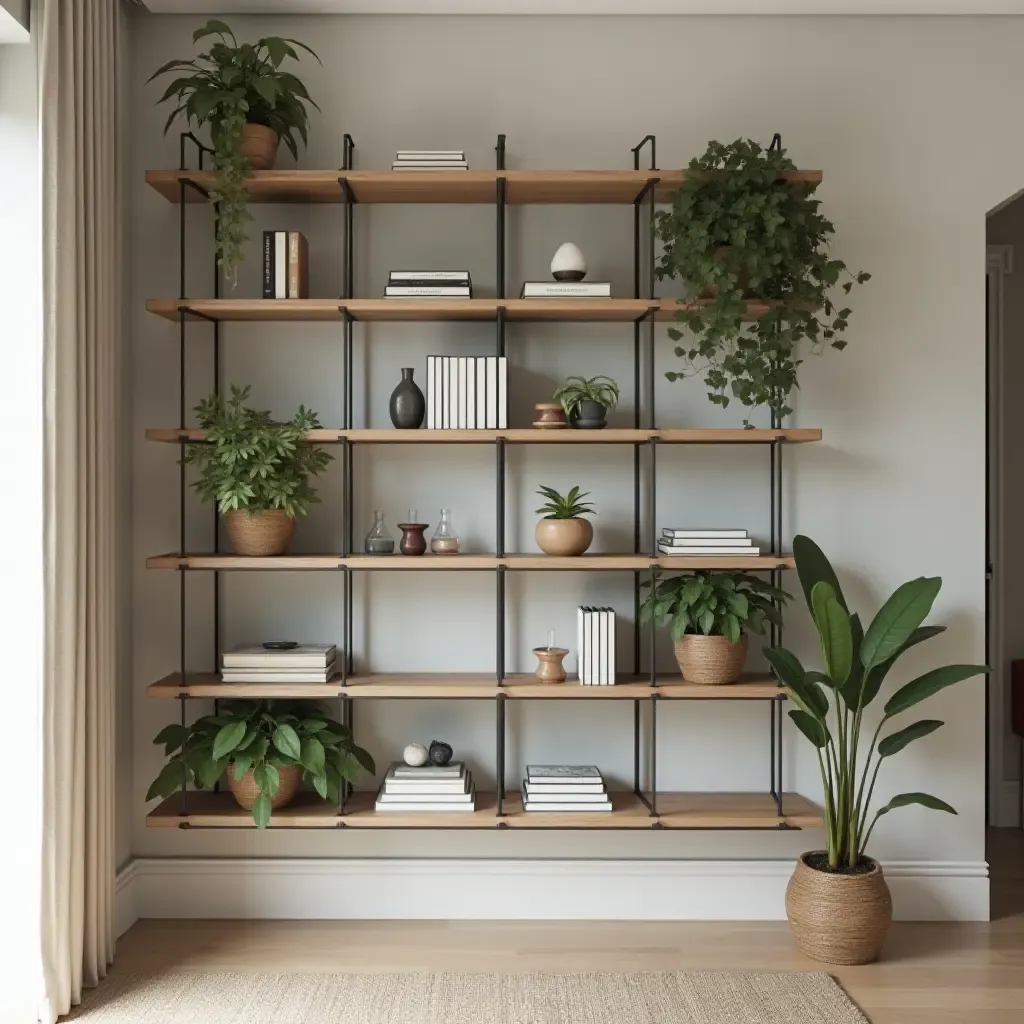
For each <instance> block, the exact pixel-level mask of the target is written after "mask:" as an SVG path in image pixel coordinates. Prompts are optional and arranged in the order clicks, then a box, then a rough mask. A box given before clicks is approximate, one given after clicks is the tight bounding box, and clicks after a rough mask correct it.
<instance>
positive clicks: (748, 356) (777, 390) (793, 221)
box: [656, 139, 871, 425]
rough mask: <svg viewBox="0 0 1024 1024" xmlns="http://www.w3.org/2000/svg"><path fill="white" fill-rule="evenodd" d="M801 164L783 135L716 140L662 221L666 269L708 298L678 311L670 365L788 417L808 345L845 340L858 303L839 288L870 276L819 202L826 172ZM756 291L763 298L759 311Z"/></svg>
mask: <svg viewBox="0 0 1024 1024" xmlns="http://www.w3.org/2000/svg"><path fill="white" fill-rule="evenodd" d="M795 171H796V166H795V164H794V163H793V161H792V160H790V159H789V157H788V156H786V151H785V150H784V149H783V148H782V146H781V143H780V144H779V145H775V144H774V143H773V145H772V146H770V147H769V148H768V149H763V148H762V147H761V146H760V145H759V144H758V143H756V142H754V141H752V140H750V139H737V140H736V141H735V142H732V143H730V144H728V145H723V144H722V143H720V142H710V143H708V147H707V150H706V151H705V153H704V155H703V156H701V157H698V158H695V159H693V160H691V161H690V165H689V169H688V171H687V173H686V175H685V176H684V179H683V184H682V187H681V188H680V189H679V190H678V191H677V192H676V193H675V194H674V195H673V196H672V200H671V206H670V207H669V208H668V209H665V210H662V211H660V212H659V213H658V214H657V221H656V223H657V232H658V236H659V238H660V239H661V242H662V245H663V251H662V255H661V257H660V258H659V260H658V264H657V267H656V273H657V275H658V277H659V278H660V279H664V278H672V279H677V280H679V281H681V282H683V284H684V285H685V286H686V287H687V288H688V289H689V291H690V293H691V296H692V297H695V298H700V299H702V301H698V302H696V303H692V304H691V305H688V306H682V307H680V308H679V310H678V311H677V312H676V315H675V318H676V321H677V322H678V324H679V326H678V327H670V328H669V331H668V335H669V337H670V338H671V339H672V341H674V342H675V355H676V357H677V358H679V359H681V360H682V362H683V365H682V368H681V369H679V370H672V371H669V372H668V373H666V374H665V376H666V377H667V378H668V379H669V380H682V379H684V378H686V377H693V376H702V377H703V379H704V383H705V385H706V386H707V388H708V398H709V399H710V400H711V401H712V402H714V403H715V404H716V405H720V406H722V407H723V408H725V407H726V406H727V405H729V403H730V401H731V400H732V399H733V398H735V399H737V400H739V401H740V402H742V404H743V405H745V406H748V407H750V408H757V407H759V406H767V407H768V408H769V409H770V410H771V412H772V416H773V419H779V420H781V418H782V417H784V416H787V415H789V414H790V413H791V412H792V411H793V410H792V409H791V408H790V405H789V396H790V394H791V392H792V391H793V389H794V388H795V387H796V386H797V368H798V367H799V366H800V364H801V362H802V361H803V354H804V352H805V351H810V352H812V353H815V354H817V353H820V352H822V351H823V350H824V349H825V348H826V347H831V348H834V349H840V350H841V349H843V348H845V347H846V341H845V340H844V339H843V334H844V332H845V331H846V328H847V326H848V323H849V317H850V310H849V309H847V308H845V307H843V306H842V300H841V299H840V300H839V301H838V302H837V301H836V299H835V298H834V296H835V293H836V290H837V289H839V288H841V291H842V296H843V298H845V296H846V295H847V294H849V292H850V290H851V289H852V287H853V285H854V284H859V283H861V282H864V281H867V280H868V279H869V278H870V276H871V275H870V274H866V273H863V272H860V273H852V272H850V271H848V270H847V268H846V264H845V263H844V262H843V261H842V260H840V259H837V258H836V257H835V255H834V254H833V253H832V252H830V248H829V247H830V245H831V242H832V236H833V234H834V231H835V228H834V227H833V225H832V223H831V221H829V220H828V219H827V218H825V217H824V216H822V214H821V212H820V209H819V208H820V205H821V203H820V201H819V200H818V199H817V198H816V197H815V195H814V193H815V190H816V189H817V183H816V182H812V181H806V180H801V179H800V178H799V177H798V176H796V175H795V174H794V172H795ZM752 297H753V298H756V299H758V300H759V301H760V302H761V303H762V304H763V306H764V308H763V309H762V310H761V311H760V312H759V313H758V315H756V316H752V315H751V312H750V310H749V308H748V301H747V300H748V299H750V298H752ZM744 424H745V425H749V424H748V423H747V421H746V420H745V421H744Z"/></svg>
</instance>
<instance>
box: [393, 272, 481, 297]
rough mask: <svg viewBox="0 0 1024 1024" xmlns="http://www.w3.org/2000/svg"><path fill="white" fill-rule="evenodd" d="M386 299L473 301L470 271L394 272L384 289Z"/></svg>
mask: <svg viewBox="0 0 1024 1024" xmlns="http://www.w3.org/2000/svg"><path fill="white" fill-rule="evenodd" d="M384 298H386V299H471V298H473V281H472V279H471V278H470V276H469V271H468V270H392V271H391V273H390V274H389V275H388V283H387V285H386V286H385V288H384Z"/></svg>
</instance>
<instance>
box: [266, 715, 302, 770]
mask: <svg viewBox="0 0 1024 1024" xmlns="http://www.w3.org/2000/svg"><path fill="white" fill-rule="evenodd" d="M273 741H274V746H275V747H277V749H278V750H280V751H281V753H282V754H284V755H285V757H290V758H293V759H294V760H296V761H298V760H299V759H300V758H301V757H302V744H301V743H300V742H299V735H298V733H297V732H296V731H295V730H294V729H293V728H292V727H291V726H290V725H288V724H287V723H283V724H281V725H279V726H278V727H277V728H276V729H275V730H274V736H273Z"/></svg>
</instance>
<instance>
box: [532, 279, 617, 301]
mask: <svg viewBox="0 0 1024 1024" xmlns="http://www.w3.org/2000/svg"><path fill="white" fill-rule="evenodd" d="M611 294H612V286H611V284H609V283H608V282H603V281H526V282H524V284H523V287H522V291H520V293H519V297H520V298H521V299H607V298H611Z"/></svg>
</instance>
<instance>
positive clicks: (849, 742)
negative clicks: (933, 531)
mask: <svg viewBox="0 0 1024 1024" xmlns="http://www.w3.org/2000/svg"><path fill="white" fill-rule="evenodd" d="M793 554H794V556H795V558H796V566H797V572H798V573H799V576H800V585H801V587H802V588H803V591H804V596H805V597H806V599H807V607H808V609H809V610H810V613H811V618H812V619H813V621H814V625H815V628H816V629H817V631H818V637H819V639H820V642H821V651H822V655H823V658H824V662H825V668H824V671H823V672H819V671H807V670H806V669H805V668H804V667H803V665H802V664H801V663H800V661H799V660H798V659H797V657H796V656H795V655H794V654H792V653H791V652H790V651H788V650H786V649H785V648H783V647H773V648H769V649H768V650H766V651H765V655H766V657H767V658H768V660H769V663H770V664H771V666H772V668H773V669H774V670H775V674H776V675H777V676H778V679H779V682H780V684H785V685H786V686H788V687H789V689H790V699H791V700H792V701H793V703H794V704H795V705H796V707H795V708H794V709H793V710H792V711H790V712H789V717H790V718H791V719H792V720H793V722H794V723H795V724H796V727H797V728H798V729H799V730H800V732H801V734H802V735H803V736H805V737H806V738H807V740H809V741H810V743H811V745H812V746H813V747H814V748H815V751H816V752H817V756H818V767H819V769H820V770H821V782H822V788H823V790H824V801H825V836H826V841H827V848H826V849H824V850H815V851H813V852H811V853H805V854H804V855H803V856H802V857H801V858H800V859H799V861H797V866H796V870H795V871H794V873H793V877H792V878H791V879H790V881H789V886H788V888H787V890H786V914H787V916H788V917H789V924H790V928H791V930H792V932H793V936H794V937H795V939H796V943H797V946H799V948H800V950H801V951H802V952H803V953H805V954H806V955H807V956H810V957H813V958H814V959H816V960H824V961H825V962H827V963H834V964H863V963H868V962H870V961H871V960H874V959H875V958H876V957H877V956H878V954H879V952H880V951H881V948H882V944H883V943H884V942H885V936H886V933H887V932H888V929H889V923H890V921H891V919H892V900H891V898H890V896H889V888H888V886H887V885H886V883H885V878H884V877H883V875H882V869H881V867H880V866H879V864H878V862H877V861H875V860H872V859H871V858H870V857H868V856H867V855H866V853H865V852H864V851H865V849H866V847H867V845H868V842H869V840H870V839H871V833H872V830H873V829H874V827H875V824H876V823H877V821H878V819H879V818H881V817H882V816H883V815H885V814H888V813H889V812H890V811H893V810H896V809H897V808H899V807H907V806H909V805H912V804H918V805H920V806H922V807H927V808H930V809H932V810H936V811H945V812H946V813H948V814H956V811H955V810H953V808H952V807H950V805H949V804H947V803H946V802H945V801H944V800H940V799H938V798H937V797H934V796H931V795H929V794H928V793H900V794H898V795H896V796H894V797H892V798H891V799H890V800H889V801H888V803H886V804H884V805H883V806H882V807H879V808H878V809H877V810H876V809H874V808H873V805H872V799H873V797H874V794H875V783H876V781H877V780H878V773H879V769H880V768H881V767H882V764H883V763H884V762H885V761H887V760H888V759H889V758H890V757H892V756H893V755H894V754H897V753H899V752H900V751H901V750H902V749H903V748H904V747H906V746H907V744H909V743H913V742H914V741H915V740H919V739H922V738H923V737H925V736H928V735H930V734H931V733H933V732H935V730H936V729H939V728H941V727H942V724H943V723H942V722H940V721H936V720H934V719H922V720H920V721H917V722H913V723H912V724H910V725H905V726H903V727H902V728H895V729H891V730H890V724H891V722H892V720H893V719H895V718H897V716H899V715H902V714H903V713H904V712H905V711H909V710H910V709H911V708H913V707H916V706H917V705H918V704H920V703H921V702H922V701H923V700H926V699H927V698H928V697H931V696H932V695H933V694H935V693H938V692H939V691H940V690H943V689H945V688H946V687H947V686H953V685H954V684H956V683H959V682H962V681H963V680H965V679H970V678H971V677H973V676H977V675H981V674H983V673H985V672H987V671H988V669H987V668H986V667H985V666H984V665H946V666H943V667H941V668H933V669H931V670H930V671H928V672H925V673H924V674H923V675H919V676H918V677H917V678H915V679H912V680H911V681H910V682H908V683H904V684H903V686H901V687H899V688H898V689H897V690H896V692H895V693H893V694H892V696H891V697H889V699H888V700H887V701H886V703H885V705H884V706H883V708H882V714H881V716H880V718H879V721H878V725H877V727H876V728H875V729H874V732H873V734H872V737H871V742H870V743H869V744H868V745H867V753H866V755H865V753H864V744H863V743H862V736H861V733H862V730H863V729H864V725H865V723H864V712H865V709H866V708H867V707H868V705H870V704H871V703H872V702H873V701H874V700H875V698H876V697H878V694H879V692H880V690H881V688H882V684H883V683H884V682H885V678H886V676H887V675H888V673H889V672H890V671H891V669H892V668H893V666H894V665H895V663H896V662H897V660H898V659H899V658H900V656H901V655H902V654H903V653H904V652H905V651H907V650H909V649H910V648H911V647H914V646H916V645H917V644H919V643H922V642H923V641H925V640H928V639H930V638H931V637H934V636H936V635H937V634H939V633H941V632H942V631H943V630H944V629H945V627H944V626H925V625H923V622H924V620H925V619H926V618H927V617H928V614H929V612H930V611H931V608H932V603H933V602H934V600H935V598H936V596H937V595H938V593H939V588H940V587H941V586H942V580H941V579H940V578H939V577H930V578H928V577H918V578H917V579H915V580H910V581H909V582H908V583H904V584H903V585H902V586H901V587H898V588H897V589H896V590H895V591H894V593H893V594H892V596H891V597H890V598H889V600H888V601H886V602H885V604H884V605H882V607H881V609H879V611H878V613H877V614H876V615H875V617H874V619H872V621H871V623H870V625H868V627H867V628H866V629H865V628H864V626H863V625H862V624H861V620H860V618H859V616H858V615H857V614H856V613H851V612H850V611H849V609H848V607H847V604H846V600H845V598H844V597H843V591H842V588H841V587H840V586H839V580H838V579H837V577H836V574H835V572H834V571H833V569H832V566H831V565H830V564H829V562H828V559H827V558H826V557H825V555H824V554H823V553H822V551H821V549H820V548H819V547H818V546H817V545H816V544H815V543H814V541H812V540H810V539H809V538H808V537H796V538H795V539H794V542H793ZM979 699H981V695H979ZM871 717H872V718H874V717H876V716H871ZM883 730H884V731H885V732H886V735H885V736H882V732H883ZM872 812H873V813H872Z"/></svg>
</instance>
